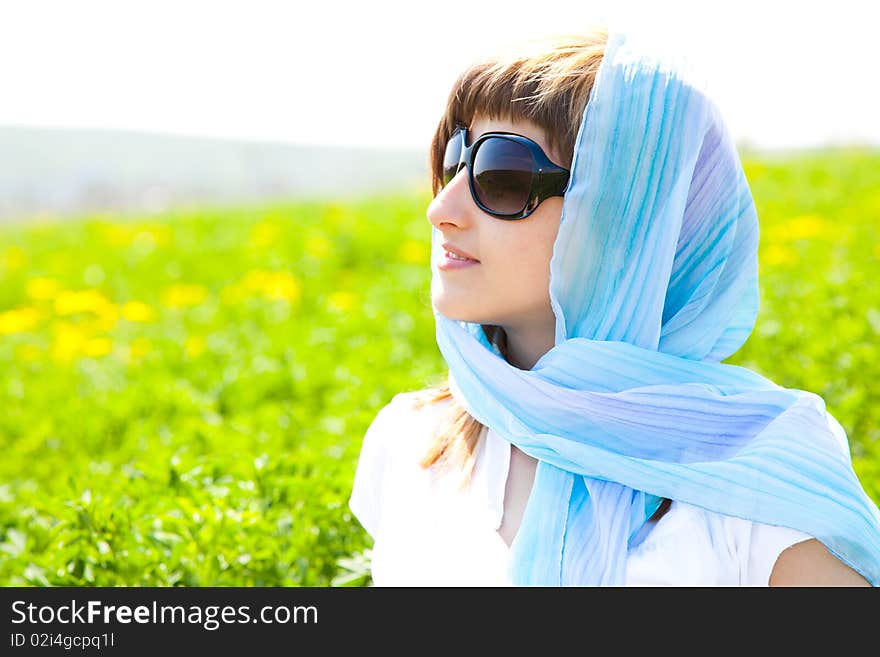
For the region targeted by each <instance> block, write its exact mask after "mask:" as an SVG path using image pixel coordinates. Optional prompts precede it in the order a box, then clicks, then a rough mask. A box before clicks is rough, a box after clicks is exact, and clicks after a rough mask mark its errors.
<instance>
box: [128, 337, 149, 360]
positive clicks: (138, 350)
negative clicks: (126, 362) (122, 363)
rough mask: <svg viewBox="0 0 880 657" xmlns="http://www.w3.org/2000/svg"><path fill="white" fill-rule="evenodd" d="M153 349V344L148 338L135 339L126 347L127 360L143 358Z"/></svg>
mask: <svg viewBox="0 0 880 657" xmlns="http://www.w3.org/2000/svg"><path fill="white" fill-rule="evenodd" d="M152 347H153V343H152V342H151V341H150V339H149V338H143V337H141V338H135V339H134V340H132V341H131V344H130V345H129V346H128V355H129V358H130V359H132V360H134V359H138V358H143V357H144V356H146V355H147V354H148V353H150V350H151V349H152Z"/></svg>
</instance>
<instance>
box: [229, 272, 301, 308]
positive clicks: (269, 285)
mask: <svg viewBox="0 0 880 657" xmlns="http://www.w3.org/2000/svg"><path fill="white" fill-rule="evenodd" d="M242 285H243V286H244V288H245V289H246V290H247V291H249V292H252V293H257V294H262V295H263V296H265V297H267V298H269V299H277V300H285V301H295V300H296V299H298V298H299V296H300V284H299V282H298V281H297V280H296V278H294V277H293V276H292V275H291V274H289V273H287V272H283V271H266V270H262V269H255V270H253V271H250V272H248V273H247V276H245V278H244V281H242Z"/></svg>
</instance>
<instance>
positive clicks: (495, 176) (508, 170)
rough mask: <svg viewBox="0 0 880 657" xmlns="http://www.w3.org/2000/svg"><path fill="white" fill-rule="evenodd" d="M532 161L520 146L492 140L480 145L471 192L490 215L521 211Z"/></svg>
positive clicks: (529, 178) (530, 175) (495, 138)
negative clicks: (489, 211) (487, 209)
mask: <svg viewBox="0 0 880 657" xmlns="http://www.w3.org/2000/svg"><path fill="white" fill-rule="evenodd" d="M533 170H534V160H533V159H532V154H531V152H530V151H529V149H528V148H526V147H525V146H524V145H523V144H520V143H518V142H515V141H512V140H510V139H504V138H502V137H492V138H490V139H487V140H486V141H485V142H483V143H482V144H480V146H479V148H478V149H477V154H476V156H475V157H474V190H475V191H476V193H477V198H479V199H480V203H482V204H483V205H485V206H486V207H487V208H489V209H490V210H492V211H493V212H498V213H500V214H514V213H518V212H521V211H522V210H523V208H525V206H526V202H527V201H528V200H529V191H530V190H531V187H532V175H533Z"/></svg>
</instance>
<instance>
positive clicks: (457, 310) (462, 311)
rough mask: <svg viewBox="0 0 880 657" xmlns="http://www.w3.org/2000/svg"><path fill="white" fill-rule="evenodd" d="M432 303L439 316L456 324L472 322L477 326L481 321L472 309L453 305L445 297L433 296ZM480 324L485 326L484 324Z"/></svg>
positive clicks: (462, 305) (461, 305)
mask: <svg viewBox="0 0 880 657" xmlns="http://www.w3.org/2000/svg"><path fill="white" fill-rule="evenodd" d="M432 303H433V304H434V307H435V308H436V309H437V311H438V312H439V313H440V314H441V315H443V316H444V317H446V318H447V319H451V320H453V321H456V322H473V323H477V324H478V323H480V322H481V321H482V319H483V318H481V317H480V315H479V313H477V312H474V310H473V308H469V307H466V306H465V305H464V304H456V303H453V302H451V300H450V299H448V298H447V297H446V296H445V295H439V296H434V297H433V299H432ZM482 323H484V324H485V323H486V322H482Z"/></svg>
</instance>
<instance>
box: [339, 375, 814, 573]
mask: <svg viewBox="0 0 880 657" xmlns="http://www.w3.org/2000/svg"><path fill="white" fill-rule="evenodd" d="M415 394H416V393H415V392H404V393H400V394H398V395H396V396H395V397H394V398H393V399H392V400H391V402H389V403H388V404H387V405H386V406H385V407H384V408H382V409H381V410H380V411H379V413H378V414H377V415H376V417H375V419H374V420H373V422H372V423H371V424H370V427H369V429H368V430H367V433H366V435H365V436H364V440H363V445H362V447H361V454H360V460H359V461H358V465H357V471H356V472H355V478H354V486H353V489H352V493H351V498H350V499H349V507H350V508H351V510H352V512H353V513H354V515H355V516H356V517H357V519H358V520H359V521H360V523H361V525H363V527H364V529H366V530H367V532H369V534H370V535H371V536H372V537H373V541H374V542H373V549H372V576H373V584H374V585H375V586H509V585H510V584H511V578H510V575H509V571H508V567H509V565H510V549H509V548H508V546H507V544H506V543H505V542H504V540H503V539H502V538H501V535H500V534H498V532H497V530H498V528H499V527H500V526H501V517H502V514H503V509H504V507H503V504H504V489H505V485H506V483H507V471H508V467H509V465H510V443H509V442H507V441H506V440H504V439H503V438H501V437H500V436H498V435H497V434H496V433H495V432H494V431H492V430H491V429H489V430H488V431H487V432H486V436H485V440H483V441H481V442H480V443H478V449H479V451H478V453H477V458H476V462H475V464H474V472H473V475H472V478H471V482H470V485H469V486H468V487H467V488H464V489H460V488H458V484H459V482H460V479H459V478H458V477H457V476H451V475H450V473H448V472H444V471H438V470H437V469H436V468H434V467H432V468H428V469H424V468H422V467H421V466H420V465H419V461H420V460H421V458H422V457H423V455H424V454H425V450H426V449H427V447H428V445H429V443H430V441H431V438H432V431H433V430H434V429H435V428H436V426H437V423H438V422H439V421H440V420H441V416H442V414H443V413H444V412H445V411H446V409H447V408H448V407H449V405H450V404H451V400H449V399H447V400H444V401H442V402H438V403H435V404H426V405H425V406H423V407H422V408H421V409H416V408H415V407H414V406H413V405H412V401H413V398H414V396H415ZM809 538H811V537H810V536H809V535H807V534H804V533H803V532H800V531H796V530H793V529H789V528H787V527H777V526H774V525H765V524H761V523H758V522H752V521H750V520H744V519H742V518H736V517H733V516H726V515H722V514H719V513H714V512H711V511H707V510H705V509H703V508H700V507H697V506H693V505H690V504H686V503H684V502H679V501H675V500H673V501H672V502H671V504H670V505H669V508H668V510H667V511H666V513H665V514H664V515H663V516H661V517H660V519H659V520H657V521H656V522H652V523H647V524H646V525H645V526H644V527H643V532H642V534H641V535H640V536H639V537H637V542H636V544H635V546H634V547H631V548H630V550H629V553H628V557H627V562H626V585H627V586H767V584H768V581H769V579H770V573H771V571H772V570H773V565H774V564H775V563H776V559H777V557H778V556H779V555H780V553H781V552H782V551H783V550H785V549H786V548H787V547H789V546H790V545H793V544H794V543H798V542H800V541H804V540H807V539H809Z"/></svg>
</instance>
